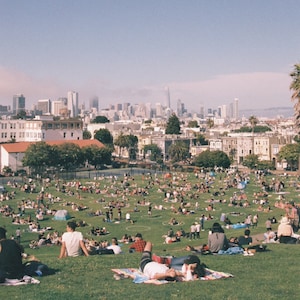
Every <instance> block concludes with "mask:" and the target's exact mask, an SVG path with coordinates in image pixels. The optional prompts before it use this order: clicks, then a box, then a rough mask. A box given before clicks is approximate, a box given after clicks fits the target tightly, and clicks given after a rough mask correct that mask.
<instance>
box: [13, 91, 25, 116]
mask: <svg viewBox="0 0 300 300" xmlns="http://www.w3.org/2000/svg"><path fill="white" fill-rule="evenodd" d="M22 110H25V97H24V96H23V94H18V95H14V96H13V114H15V115H17V114H18V113H19V112H20V111H22Z"/></svg>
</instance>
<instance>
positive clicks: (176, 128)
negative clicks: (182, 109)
mask: <svg viewBox="0 0 300 300" xmlns="http://www.w3.org/2000/svg"><path fill="white" fill-rule="evenodd" d="M166 134H180V122H179V119H178V117H177V116H176V115H175V114H174V113H173V114H172V115H171V116H170V118H169V119H168V122H167V126H166Z"/></svg>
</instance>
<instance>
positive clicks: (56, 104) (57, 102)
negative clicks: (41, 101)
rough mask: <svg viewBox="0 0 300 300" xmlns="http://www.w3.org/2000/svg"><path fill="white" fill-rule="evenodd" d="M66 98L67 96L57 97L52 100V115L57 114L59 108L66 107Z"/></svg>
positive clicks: (59, 111)
mask: <svg viewBox="0 0 300 300" xmlns="http://www.w3.org/2000/svg"><path fill="white" fill-rule="evenodd" d="M67 103H68V99H67V98H59V99H57V100H55V101H52V109H51V111H52V115H53V116H59V115H60V114H61V110H62V109H63V108H66V107H67Z"/></svg>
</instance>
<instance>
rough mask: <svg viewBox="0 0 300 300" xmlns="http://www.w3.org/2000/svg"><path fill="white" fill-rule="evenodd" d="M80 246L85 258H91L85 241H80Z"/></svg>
mask: <svg viewBox="0 0 300 300" xmlns="http://www.w3.org/2000/svg"><path fill="white" fill-rule="evenodd" d="M79 244H80V247H81V249H82V251H83V253H84V255H85V256H89V252H88V250H87V248H86V246H85V244H84V242H83V240H81V241H79Z"/></svg>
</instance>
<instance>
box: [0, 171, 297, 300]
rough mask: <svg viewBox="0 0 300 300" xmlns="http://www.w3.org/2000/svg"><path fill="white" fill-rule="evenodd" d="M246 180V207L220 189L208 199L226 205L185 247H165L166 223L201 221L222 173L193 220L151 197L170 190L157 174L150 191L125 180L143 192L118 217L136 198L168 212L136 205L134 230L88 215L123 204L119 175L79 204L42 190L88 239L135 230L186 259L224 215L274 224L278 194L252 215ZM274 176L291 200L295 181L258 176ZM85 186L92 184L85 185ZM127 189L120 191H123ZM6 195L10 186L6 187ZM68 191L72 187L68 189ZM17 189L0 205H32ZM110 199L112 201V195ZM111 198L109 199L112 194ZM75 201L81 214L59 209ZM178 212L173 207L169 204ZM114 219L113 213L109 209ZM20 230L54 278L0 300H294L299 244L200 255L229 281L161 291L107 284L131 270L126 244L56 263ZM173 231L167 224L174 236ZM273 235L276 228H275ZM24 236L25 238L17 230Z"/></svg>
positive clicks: (187, 177) (4, 292)
mask: <svg viewBox="0 0 300 300" xmlns="http://www.w3.org/2000/svg"><path fill="white" fill-rule="evenodd" d="M177 176H178V178H180V179H179V180H177V181H176V183H175V186H178V187H183V186H184V185H185V184H186V183H187V182H189V183H192V184H195V183H196V182H199V181H202V179H201V180H200V179H196V178H195V176H194V174H192V173H185V174H182V175H181V174H179V173H178V174H177ZM250 176H251V177H250V178H251V180H250V183H249V184H248V185H247V187H246V189H245V192H246V194H247V197H248V200H249V202H250V203H251V205H250V207H249V208H240V207H230V206H228V200H229V198H230V197H231V196H232V195H233V193H234V192H239V190H237V189H236V188H231V189H229V190H227V191H226V194H225V196H222V197H215V199H220V198H222V199H226V200H227V203H226V204H216V205H215V211H213V212H211V214H212V216H213V217H214V220H212V221H207V222H205V228H206V230H205V231H204V232H201V238H200V240H196V241H189V240H188V239H183V240H182V241H181V242H179V243H173V244H168V245H166V244H164V243H163V238H162V235H163V234H166V232H167V230H168V229H169V227H170V225H168V221H169V220H170V218H171V217H175V218H176V219H177V220H178V221H179V222H180V223H181V225H180V226H181V227H183V228H184V229H185V230H186V231H188V230H189V227H190V225H191V224H192V223H193V222H195V221H196V220H197V221H198V220H199V217H200V215H201V214H203V213H204V214H205V215H207V214H208V212H206V211H205V207H206V206H207V205H208V203H207V202H205V200H207V199H210V198H211V197H212V193H213V192H214V191H217V190H218V188H219V187H220V186H223V183H224V175H222V178H220V176H219V175H217V176H216V178H215V181H214V182H212V183H211V188H210V193H203V194H199V199H198V200H197V201H198V202H199V210H198V211H195V214H190V215H174V214H173V213H172V212H171V211H170V209H169V208H170V206H171V204H170V203H165V202H164V201H163V199H164V193H161V192H158V189H159V188H162V189H165V190H174V187H170V186H168V184H169V182H168V181H166V180H165V179H164V178H163V177H162V176H161V175H158V180H159V183H157V184H155V185H151V184H149V183H150V182H151V180H150V178H149V177H147V176H146V177H144V176H143V177H142V176H135V177H134V180H132V179H131V180H130V181H129V184H130V185H129V187H128V190H129V191H132V190H133V189H135V188H137V187H142V188H145V187H147V186H149V187H150V188H149V189H147V190H148V191H149V194H148V195H147V196H138V195H127V196H126V197H127V198H128V203H129V204H130V206H129V208H126V209H122V212H123V217H125V212H126V211H127V210H133V207H134V205H135V204H136V203H137V201H138V200H142V199H143V198H145V199H146V201H151V202H152V203H153V207H154V206H155V204H157V205H159V204H162V205H164V206H165V207H166V208H168V209H167V210H163V211H160V210H155V209H153V210H152V216H148V214H147V211H148V207H147V206H138V208H139V209H140V212H138V213H133V212H132V213H131V216H132V218H133V219H134V221H135V222H134V224H128V223H125V221H124V220H122V221H121V222H120V223H107V222H103V218H102V217H91V216H89V214H88V213H89V212H91V211H96V210H97V209H102V210H104V211H105V209H104V208H103V207H104V205H105V204H107V203H108V201H110V200H112V199H114V200H122V196H121V194H120V193H119V191H120V190H124V182H123V180H124V178H123V177H120V178H118V180H117V181H112V179H111V178H106V179H102V180H99V181H97V182H98V183H99V186H100V189H101V190H103V189H104V188H106V189H108V190H109V196H106V195H99V194H98V195H97V194H95V193H93V194H91V193H83V192H82V193H81V196H82V199H80V200H79V199H78V198H77V197H76V196H67V195H66V194H62V193H60V192H57V191H56V190H55V187H54V183H51V184H50V185H49V186H48V187H46V192H51V193H52V194H53V195H55V196H60V197H61V198H62V201H61V203H55V204H52V205H51V208H54V209H62V208H67V209H68V210H69V211H70V214H71V216H72V217H74V219H75V220H84V221H86V222H87V223H88V225H89V226H86V227H82V228H78V230H80V231H82V232H83V234H84V235H85V236H86V237H89V238H90V237H91V236H90V235H89V231H90V229H91V226H100V227H103V226H105V227H106V228H107V229H108V230H109V232H110V234H109V235H107V236H104V237H103V236H102V237H96V239H98V240H100V239H104V238H105V239H111V238H112V237H114V236H116V237H117V238H121V237H122V236H123V234H124V233H128V234H132V235H135V234H136V233H137V232H141V233H142V234H143V236H144V238H145V239H146V240H151V241H152V242H153V243H154V252H155V253H157V254H170V255H174V256H180V255H186V254H187V252H186V251H185V250H184V247H185V246H186V245H187V244H191V245H193V246H196V245H200V244H204V243H206V242H207V234H208V229H209V228H210V227H211V225H212V223H213V222H214V221H219V218H220V215H221V213H222V212H225V213H226V214H227V215H228V216H229V218H230V219H231V221H232V222H233V223H235V222H238V221H240V222H241V221H244V218H245V217H246V215H247V214H249V213H251V214H252V215H253V214H255V213H258V214H259V223H258V226H257V228H254V229H251V233H252V234H258V233H263V232H264V231H265V221H266V219H267V218H269V217H273V216H275V217H276V218H277V219H280V216H281V215H282V214H283V213H284V212H283V211H282V210H279V209H276V208H275V207H274V203H275V201H277V200H278V195H276V194H275V193H273V192H270V193H269V197H268V200H269V202H270V205H271V207H272V211H271V212H269V213H266V212H257V205H254V204H252V199H253V193H254V192H258V191H261V186H260V184H259V183H258V182H257V180H256V179H255V178H254V175H253V174H251V175H250ZM273 177H276V178H279V179H280V180H282V181H283V182H284V183H285V189H284V191H285V192H288V194H286V199H287V200H292V199H293V200H295V201H296V202H297V201H298V197H299V196H298V190H297V189H296V187H295V186H294V184H293V181H297V178H296V177H293V176H289V177H285V176H280V177H279V175H270V176H267V177H266V178H265V180H266V181H267V182H271V180H272V178H273ZM90 181H91V180H90ZM82 184H87V183H86V181H84V180H83V181H82ZM125 188H126V187H125ZM8 189H9V190H12V188H10V187H8ZM40 189H41V186H40V185H39V184H38V183H37V191H40ZM71 189H72V190H75V188H71ZM14 190H15V191H16V198H15V199H13V200H9V201H8V202H7V201H5V202H2V203H1V204H2V205H5V204H9V205H11V206H12V207H13V208H14V209H16V208H17V204H18V203H19V202H20V201H21V200H22V199H23V198H24V199H27V198H30V199H32V200H33V199H35V198H36V196H37V193H33V194H26V193H24V192H22V191H20V189H19V188H17V189H14ZM111 193H112V194H113V195H114V196H111ZM116 194H117V196H116V197H115V195H116ZM100 198H105V203H98V201H97V200H99V199H100ZM67 201H68V202H76V203H82V204H84V205H86V206H88V209H87V210H84V211H80V212H75V211H72V210H71V207H70V206H63V203H65V202H67ZM185 201H186V202H190V203H191V205H192V208H193V207H194V205H195V202H196V200H193V199H191V192H187V193H186V195H185ZM175 207H178V204H175ZM233 211H235V212H240V213H242V214H243V215H240V216H231V215H230V212H233ZM29 213H30V214H31V215H32V216H34V215H35V212H34V211H33V210H29V209H28V210H26V215H27V214H29ZM114 215H115V217H116V215H117V211H116V209H115V210H114ZM40 223H41V226H42V227H46V226H52V227H53V228H54V229H55V230H58V231H59V232H60V233H62V232H64V230H65V225H66V222H64V221H53V220H52V217H50V216H49V217H48V216H47V217H46V218H45V220H44V221H41V222H40ZM0 226H6V228H7V230H8V236H10V235H11V234H14V233H15V230H16V228H17V225H13V224H12V223H11V219H10V218H5V217H1V219H0ZM20 227H21V229H22V240H21V241H22V244H23V246H24V247H25V250H26V252H27V253H30V254H34V255H35V256H37V257H38V258H39V259H41V260H42V261H43V262H44V263H46V264H47V265H48V266H50V267H51V268H53V269H55V270H57V271H56V273H55V275H51V276H45V277H41V278H40V280H41V283H40V284H39V285H26V286H17V287H12V286H7V287H3V286H1V287H0V297H1V298H3V297H6V298H7V299H36V298H38V299H85V298H89V299H124V298H127V299H143V298H145V299H199V298H202V299H232V300H234V299H253V298H256V299H278V298H282V299H289V298H290V299H296V298H297V296H298V290H299V287H300V286H299V280H298V277H297V274H298V263H297V261H298V258H299V250H300V249H299V245H282V244H270V245H268V249H269V250H270V251H267V252H264V253H256V254H255V255H254V256H249V257H248V256H242V255H235V256H210V255H207V256H202V257H201V260H202V261H203V262H204V263H205V264H207V265H208V267H210V268H211V269H215V270H218V271H224V272H229V273H232V274H233V275H234V278H230V279H225V280H215V281H197V282H185V283H170V284H166V285H161V286H154V285H147V284H134V283H132V282H131V280H130V279H126V280H121V281H116V280H114V278H113V274H112V272H111V269H112V268H125V267H137V266H138V264H139V260H140V254H138V253H133V254H129V253H128V247H129V245H122V248H123V251H124V254H121V255H118V256H113V255H106V256H105V255H102V256H100V255H98V256H90V257H88V258H87V257H78V258H66V259H61V260H59V259H58V258H57V257H58V255H59V250H60V248H59V247H57V246H51V247H42V248H40V249H30V248H29V247H28V245H29V242H30V241H31V240H32V239H36V238H37V234H35V233H29V232H27V231H26V229H27V226H26V225H22V226H20ZM177 227H179V226H173V229H174V230H175V229H176V228H177ZM274 229H277V225H276V226H275V228H274ZM23 230H24V232H23ZM225 232H226V235H227V237H230V236H239V235H241V234H242V233H243V229H240V230H234V229H226V231H225Z"/></svg>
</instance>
